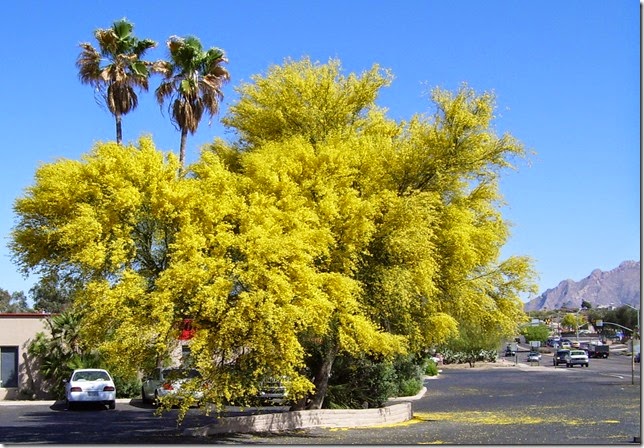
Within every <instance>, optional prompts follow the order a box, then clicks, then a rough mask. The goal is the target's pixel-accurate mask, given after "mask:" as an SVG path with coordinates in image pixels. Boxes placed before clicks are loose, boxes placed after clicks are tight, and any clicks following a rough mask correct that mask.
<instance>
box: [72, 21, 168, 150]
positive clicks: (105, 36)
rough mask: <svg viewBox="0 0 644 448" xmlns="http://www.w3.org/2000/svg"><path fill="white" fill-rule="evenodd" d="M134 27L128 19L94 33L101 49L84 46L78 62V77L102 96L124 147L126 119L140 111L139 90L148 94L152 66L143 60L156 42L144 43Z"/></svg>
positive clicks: (146, 40) (145, 40)
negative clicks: (138, 109) (137, 91)
mask: <svg viewBox="0 0 644 448" xmlns="http://www.w3.org/2000/svg"><path fill="white" fill-rule="evenodd" d="M133 29H134V25H133V24H132V23H130V22H128V21H127V20H126V19H121V20H117V21H116V22H114V23H113V24H112V27H111V28H107V29H102V28H99V29H97V30H95V31H94V37H95V38H96V41H97V42H98V49H96V48H94V47H93V46H92V44H90V43H87V42H83V43H81V44H80V47H81V48H82V51H81V53H80V55H79V56H78V59H77V61H76V66H77V67H78V77H79V78H80V80H81V82H82V83H83V84H89V85H90V86H92V87H93V88H94V90H95V93H96V94H98V95H99V96H100V98H101V99H102V101H103V102H104V103H105V105H106V106H107V109H108V110H109V111H110V113H111V114H112V115H113V116H114V119H115V121H116V141H117V143H121V141H122V139H123V132H122V127H121V121H122V116H123V115H126V114H128V113H129V112H131V111H132V110H134V109H136V107H137V105H138V102H139V100H138V96H137V94H136V89H137V88H138V89H141V90H144V91H147V90H148V83H149V78H150V73H151V66H152V64H151V63H149V62H146V61H144V60H143V59H142V57H143V56H144V55H145V53H146V52H147V50H149V49H150V48H154V47H155V46H156V42H154V41H152V40H150V39H143V40H140V39H138V38H137V37H135V36H134V34H133V33H132V31H133Z"/></svg>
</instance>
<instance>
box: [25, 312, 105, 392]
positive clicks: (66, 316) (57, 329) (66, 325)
mask: <svg viewBox="0 0 644 448" xmlns="http://www.w3.org/2000/svg"><path fill="white" fill-rule="evenodd" d="M47 324H48V326H49V335H47V334H45V333H38V334H37V335H36V338H35V339H34V340H33V341H31V343H30V344H29V347H28V352H29V354H30V355H32V356H35V357H36V358H38V360H39V362H40V372H41V374H42V375H43V378H44V379H45V380H46V381H48V387H49V392H50V393H53V394H54V395H55V396H56V397H57V398H62V397H63V396H64V390H65V388H64V384H63V379H66V378H69V377H70V375H71V372H72V371H73V370H74V369H79V368H89V367H100V357H99V355H98V353H97V352H96V351H93V350H91V349H88V348H85V347H84V346H83V342H82V340H81V337H80V317H79V316H78V315H77V314H74V313H71V312H69V313H61V314H57V315H54V316H52V317H50V318H48V319H47Z"/></svg>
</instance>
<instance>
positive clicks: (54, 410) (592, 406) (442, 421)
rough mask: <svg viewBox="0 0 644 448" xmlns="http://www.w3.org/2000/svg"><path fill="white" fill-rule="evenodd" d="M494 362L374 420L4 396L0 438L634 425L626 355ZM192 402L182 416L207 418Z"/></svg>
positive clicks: (334, 439) (152, 439)
mask: <svg viewBox="0 0 644 448" xmlns="http://www.w3.org/2000/svg"><path fill="white" fill-rule="evenodd" d="M548 361H550V360H548V359H544V362H543V363H542V365H541V366H538V367H537V366H528V365H526V364H522V363H519V365H517V366H514V365H513V363H510V362H506V360H503V363H502V364H501V363H499V364H497V365H495V366H493V367H492V366H477V367H475V368H473V369H470V368H468V367H459V368H452V367H445V368H444V369H443V373H442V374H441V375H440V377H439V378H436V379H429V380H427V381H426V385H427V388H428V392H427V394H426V395H425V396H424V397H423V398H422V399H420V400H418V401H415V402H414V403H413V409H414V419H413V420H412V421H410V422H407V423H404V424H398V425H392V426H385V427H376V428H362V429H358V428H354V429H342V430H331V429H321V428H316V429H309V430H299V431H292V432H290V433H281V434H275V435H274V434H238V435H223V436H211V437H207V438H189V437H184V436H182V431H181V428H177V427H176V424H175V419H174V418H175V416H176V412H174V411H173V412H171V413H169V414H166V415H164V416H162V417H157V416H154V415H153V409H152V408H151V407H149V406H144V405H142V404H141V403H140V401H139V400H133V401H132V402H131V404H123V403H119V404H118V405H117V409H116V410H115V411H108V410H104V408H102V407H95V408H87V409H82V410H78V411H67V410H65V408H64V407H63V406H51V405H28V406H8V405H6V404H4V405H2V406H0V443H5V444H9V443H27V444H35V443H56V444H66V443H83V444H102V443H130V444H144V443H154V444H162V443H170V444H177V445H178V444H271V445H281V444H295V445H308V444H323V445H339V444H382V445H398V444H480V445H501V444H529V445H541V444H548V445H550V444H552V445H558V444H563V445H575V444H581V445H594V444H601V445H624V444H629V443H631V442H632V441H633V438H634V437H635V436H639V435H640V431H641V423H640V409H641V387H640V376H639V372H640V370H639V369H640V368H639V365H636V368H637V372H636V373H637V375H636V377H635V380H636V381H635V385H631V377H630V363H629V358H626V357H614V358H609V359H608V360H593V361H591V365H590V367H589V368H581V367H576V368H571V369H568V368H565V367H559V368H555V367H553V366H552V364H551V361H550V364H548ZM210 421H211V420H210V418H208V417H206V416H203V415H201V414H200V413H199V412H198V411H197V410H193V411H191V412H190V414H189V415H188V417H187V419H186V422H185V423H186V426H198V425H202V424H205V423H207V422H210Z"/></svg>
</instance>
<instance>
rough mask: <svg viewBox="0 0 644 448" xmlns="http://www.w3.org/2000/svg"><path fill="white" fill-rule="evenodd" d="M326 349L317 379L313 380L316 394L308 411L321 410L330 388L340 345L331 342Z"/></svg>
mask: <svg viewBox="0 0 644 448" xmlns="http://www.w3.org/2000/svg"><path fill="white" fill-rule="evenodd" d="M325 348H326V352H325V354H324V358H323V359H322V362H321V363H320V365H319V366H318V369H317V372H315V377H314V378H313V384H314V385H315V392H314V393H313V396H312V397H311V401H310V402H309V403H308V406H306V408H307V409H320V408H321V407H322V403H324V397H325V396H326V391H327V388H328V387H329V377H330V376H331V369H332V368H333V361H335V358H336V356H337V355H338V343H337V341H335V340H334V341H331V342H330V343H329V344H327V345H326V347H325Z"/></svg>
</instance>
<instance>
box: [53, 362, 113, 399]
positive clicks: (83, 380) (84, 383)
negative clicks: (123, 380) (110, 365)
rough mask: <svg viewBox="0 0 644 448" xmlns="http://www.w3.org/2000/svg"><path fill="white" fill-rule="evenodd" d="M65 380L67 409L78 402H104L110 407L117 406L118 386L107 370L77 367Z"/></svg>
mask: <svg viewBox="0 0 644 448" xmlns="http://www.w3.org/2000/svg"><path fill="white" fill-rule="evenodd" d="M64 382H65V401H66V403H67V409H72V408H73V406H74V405H75V404H76V403H102V404H105V405H107V406H108V407H109V408H110V409H114V408H115V407H116V387H115V386H114V380H113V379H112V377H111V376H110V374H109V373H108V371H107V370H103V369H76V370H74V371H73V372H72V375H71V377H70V378H69V380H64Z"/></svg>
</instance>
